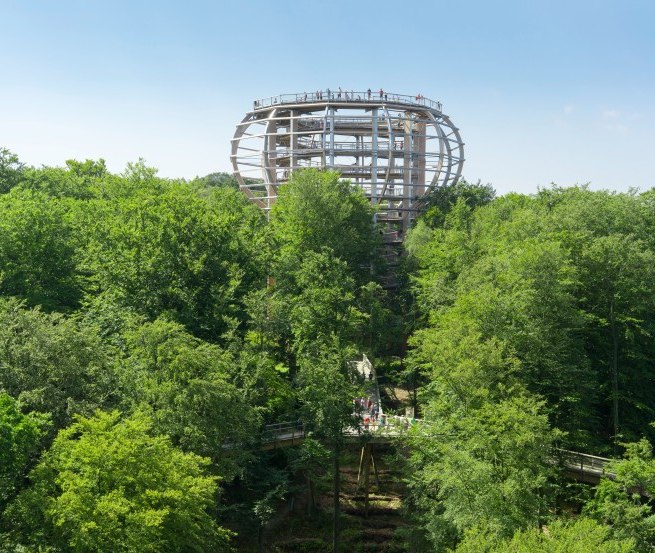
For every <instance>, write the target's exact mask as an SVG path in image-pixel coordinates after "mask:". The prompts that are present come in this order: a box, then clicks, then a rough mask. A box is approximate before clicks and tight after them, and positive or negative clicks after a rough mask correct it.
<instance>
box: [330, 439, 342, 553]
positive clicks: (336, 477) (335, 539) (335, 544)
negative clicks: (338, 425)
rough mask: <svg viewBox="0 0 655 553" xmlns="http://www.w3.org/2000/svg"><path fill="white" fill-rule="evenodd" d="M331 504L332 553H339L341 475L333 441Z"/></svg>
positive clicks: (336, 446) (337, 444)
mask: <svg viewBox="0 0 655 553" xmlns="http://www.w3.org/2000/svg"><path fill="white" fill-rule="evenodd" d="M333 463H334V465H333V471H334V474H333V488H332V494H333V502H334V515H333V518H332V552H333V553H339V533H340V528H339V518H340V514H341V513H340V508H341V505H340V499H341V498H340V493H341V473H340V472H339V441H338V440H335V443H334V459H333Z"/></svg>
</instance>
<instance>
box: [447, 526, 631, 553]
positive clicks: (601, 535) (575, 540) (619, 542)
mask: <svg viewBox="0 0 655 553" xmlns="http://www.w3.org/2000/svg"><path fill="white" fill-rule="evenodd" d="M455 551H456V552H457V553H590V552H591V551H593V552H594V553H632V552H634V551H636V550H635V548H634V542H633V541H632V540H629V539H628V540H625V539H616V538H614V537H613V536H612V532H611V530H610V528H609V527H608V526H603V525H601V524H598V523H597V522H595V521H593V520H590V519H588V518H579V519H577V520H575V521H574V522H570V523H567V522H565V521H556V522H554V523H553V524H552V525H550V526H548V528H547V529H544V530H543V531H542V530H541V529H539V530H537V529H534V528H531V529H527V530H521V531H518V532H516V533H515V534H514V536H513V537H512V538H510V539H503V538H499V537H498V536H497V535H495V534H490V533H488V532H484V531H480V530H473V531H471V532H469V533H467V535H466V537H465V538H464V540H463V541H462V543H461V544H460V545H459V546H458V547H457V548H456V549H455Z"/></svg>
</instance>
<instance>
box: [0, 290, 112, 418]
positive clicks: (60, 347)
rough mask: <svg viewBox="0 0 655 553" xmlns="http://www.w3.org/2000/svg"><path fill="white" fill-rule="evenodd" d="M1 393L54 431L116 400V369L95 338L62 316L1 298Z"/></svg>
mask: <svg viewBox="0 0 655 553" xmlns="http://www.w3.org/2000/svg"><path fill="white" fill-rule="evenodd" d="M0 367H1V368H2V369H1V370H0V389H5V390H6V391H7V392H8V393H9V394H10V395H12V396H14V397H16V398H17V399H18V400H19V402H20V404H21V405H22V406H23V408H24V409H26V410H34V411H39V412H42V413H49V414H50V415H51V416H52V422H53V424H54V427H55V428H56V429H58V428H62V427H64V426H65V425H66V424H68V423H69V422H70V421H71V418H72V415H73V414H76V413H81V414H91V413H92V412H93V411H94V410H95V409H97V408H98V407H106V406H111V405H113V404H114V402H115V401H116V397H115V395H114V394H115V388H116V379H115V375H114V366H113V364H112V361H111V360H110V359H109V358H108V356H107V351H106V350H105V347H104V346H103V344H102V343H101V341H100V339H99V337H98V336H97V334H96V333H95V332H94V331H93V329H91V328H90V327H85V326H82V325H79V324H77V323H76V322H75V321H73V320H70V319H66V318H65V317H63V316H62V315H60V314H46V313H43V312H42V311H40V310H39V309H38V308H35V309H28V308H26V307H25V306H24V305H23V304H21V303H20V302H18V301H16V300H13V299H9V300H7V299H0Z"/></svg>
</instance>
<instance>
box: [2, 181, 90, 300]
mask: <svg viewBox="0 0 655 553" xmlns="http://www.w3.org/2000/svg"><path fill="white" fill-rule="evenodd" d="M75 250H76V236H75V234H74V230H73V228H72V226H71V223H70V221H69V217H68V209H67V207H66V205H64V204H63V203H62V202H60V201H59V200H56V199H52V198H49V197H48V196H46V195H45V194H43V193H40V192H33V191H29V190H23V189H21V188H15V189H13V190H12V191H11V192H9V193H8V194H4V195H2V196H0V293H1V294H2V295H5V296H7V295H9V296H18V297H20V298H24V299H25V300H27V302H28V303H29V304H30V305H41V306H43V307H44V308H45V309H48V310H53V309H57V310H71V309H73V308H75V307H77V305H78V301H79V298H80V295H81V290H80V288H79V284H78V282H77V275H76V264H75Z"/></svg>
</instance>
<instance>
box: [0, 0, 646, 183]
mask: <svg viewBox="0 0 655 553" xmlns="http://www.w3.org/2000/svg"><path fill="white" fill-rule="evenodd" d="M0 49H1V51H2V53H3V56H2V57H3V60H4V63H3V67H2V70H0V145H1V146H5V147H8V148H10V149H11V150H13V151H14V152H15V153H17V154H18V155H19V156H20V158H21V159H22V160H23V161H25V162H27V163H29V164H34V165H41V164H46V165H62V164H63V162H64V160H66V159H70V158H76V159H85V158H100V157H102V158H104V159H106V160H107V163H108V165H109V168H110V169H111V170H113V171H121V170H122V169H123V168H124V166H125V164H126V163H127V162H128V161H134V160H136V159H137V158H139V157H144V158H145V159H146V160H147V162H148V163H149V164H150V165H154V166H156V167H158V168H159V169H160V174H161V175H163V176H167V177H186V178H190V177H193V176H195V175H204V174H207V173H210V172H213V171H220V170H222V171H229V170H230V163H229V141H230V138H231V137H232V133H233V130H234V125H235V124H236V123H237V122H238V121H239V120H240V119H241V118H242V117H243V114H244V113H245V112H246V111H247V110H248V109H249V108H250V107H251V105H252V104H251V102H252V100H253V99H255V98H257V97H263V96H271V95H274V94H278V93H283V92H303V91H312V90H316V89H317V88H326V87H330V88H336V87H339V86H342V87H343V88H344V89H355V90H358V89H359V90H364V89H366V88H368V87H369V86H370V87H371V88H373V89H374V90H375V89H378V88H380V87H382V88H384V89H385V90H388V91H390V92H397V93H407V94H416V93H418V92H420V93H422V94H423V95H425V96H427V97H430V98H434V99H439V100H441V101H442V102H443V104H444V111H445V112H446V113H448V114H449V115H450V116H451V117H452V119H453V120H454V121H455V122H456V124H457V125H458V126H459V127H460V129H461V132H462V136H463V139H464V141H465V142H466V163H465V165H464V175H465V177H466V178H467V179H469V180H473V181H476V180H478V179H480V180H482V181H483V182H485V183H486V182H490V183H492V184H493V185H494V186H495V187H496V189H497V190H498V191H499V192H501V193H503V192H507V191H510V190H514V191H520V192H534V191H536V190H537V187H538V186H543V185H548V184H549V183H551V182H556V183H557V184H560V185H570V184H575V183H585V182H591V184H592V186H593V187H594V188H609V189H615V190H625V189H627V188H629V187H639V188H641V189H647V188H650V187H653V186H655V159H654V158H655V107H654V105H653V102H654V99H655V0H643V1H632V0H623V1H620V0H616V1H605V0H594V1H576V0H568V1H561V0H552V1H545V0H533V1H531V0H522V1H488V0H487V1H482V0H480V1H478V0H468V1H463V0H452V1H432V2H430V1H423V0H396V1H393V2H392V1H386V0H378V1H375V2H371V1H366V0H359V1H358V0H348V1H346V0H333V1H331V2H318V1H311V0H304V1H287V0H266V1H264V0H257V1H255V0H252V1H246V0H241V1H234V2H228V1H224V2H218V1H214V2H209V1H208V2H201V1H187V2H182V1H176V2H169V1H165V0H158V1H145V0H131V1H129V2H128V1H119V0H111V1H109V0H105V1H99V0H98V1H92V0H86V1H82V0H80V1H71V0H57V1H52V0H49V1H45V0H43V1H37V0H34V1H30V0H0Z"/></svg>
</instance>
